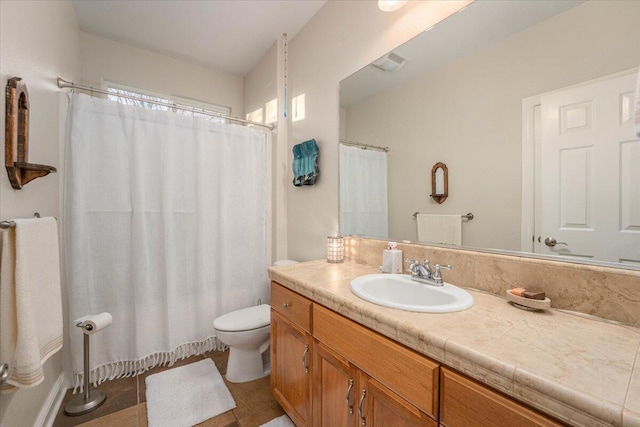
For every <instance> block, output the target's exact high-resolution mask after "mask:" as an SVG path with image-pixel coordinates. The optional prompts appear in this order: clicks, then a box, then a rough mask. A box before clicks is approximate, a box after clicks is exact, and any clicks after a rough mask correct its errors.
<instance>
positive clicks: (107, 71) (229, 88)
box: [80, 32, 244, 117]
mask: <svg viewBox="0 0 640 427" xmlns="http://www.w3.org/2000/svg"><path fill="white" fill-rule="evenodd" d="M80 34H81V37H80V47H81V55H82V56H81V59H82V83H84V84H90V85H92V86H102V85H103V81H109V82H113V83H119V84H122V85H125V86H132V87H137V88H141V89H147V90H151V91H154V92H159V93H164V94H169V95H176V96H180V97H183V98H190V99H194V100H197V101H203V102H208V103H213V104H217V105H222V106H225V107H231V115H232V116H242V117H244V107H243V79H242V78H241V77H237V76H233V75H231V74H227V73H223V72H220V71H216V70H213V69H211V68H207V67H203V66H201V65H196V64H192V63H189V62H185V61H182V60H179V59H175V58H171V57H169V56H165V55H160V54H157V53H154V52H150V51H148V50H143V49H139V48H136V47H132V46H129V45H126V44H122V43H118V42H114V41H111V40H107V39H105V38H102V37H98V36H94V35H92V34H88V33H84V32H81V33H80Z"/></svg>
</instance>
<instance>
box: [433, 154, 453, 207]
mask: <svg viewBox="0 0 640 427" xmlns="http://www.w3.org/2000/svg"><path fill="white" fill-rule="evenodd" d="M438 169H442V171H443V172H444V192H443V193H436V173H437V172H438ZM448 195H449V169H447V165H445V164H444V163H442V162H438V163H436V164H435V165H433V167H432V168H431V198H432V199H433V200H434V201H435V202H436V203H438V204H442V202H444V201H445V200H447V196H448Z"/></svg>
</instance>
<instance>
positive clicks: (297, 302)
mask: <svg viewBox="0 0 640 427" xmlns="http://www.w3.org/2000/svg"><path fill="white" fill-rule="evenodd" d="M271 308H273V309H274V310H275V311H277V312H278V313H280V314H282V315H283V316H284V317H286V318H287V319H289V320H291V321H292V322H294V323H295V324H297V325H298V326H300V327H301V328H302V329H304V330H305V331H307V332H311V301H310V300H308V299H306V298H305V297H303V296H301V295H298V294H296V293H295V292H293V291H291V290H289V289H287V288H285V287H284V286H282V285H279V284H277V283H276V282H271Z"/></svg>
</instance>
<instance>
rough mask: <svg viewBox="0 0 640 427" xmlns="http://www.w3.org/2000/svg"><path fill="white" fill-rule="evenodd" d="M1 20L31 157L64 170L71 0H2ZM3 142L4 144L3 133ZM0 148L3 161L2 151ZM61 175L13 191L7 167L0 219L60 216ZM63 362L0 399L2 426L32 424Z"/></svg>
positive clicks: (4, 58)
mask: <svg viewBox="0 0 640 427" xmlns="http://www.w3.org/2000/svg"><path fill="white" fill-rule="evenodd" d="M0 19H1V21H0V72H1V74H2V79H1V81H0V82H1V84H2V86H3V88H4V87H5V86H6V83H7V79H9V78H11V77H22V78H23V79H24V82H25V83H26V84H27V89H28V91H29V102H30V109H31V112H30V126H29V135H30V137H29V141H30V150H29V160H30V161H31V162H33V163H41V164H48V165H52V166H55V167H57V168H58V169H60V168H61V166H62V162H61V149H62V144H63V140H64V129H63V126H64V117H65V111H66V108H65V107H66V102H65V100H64V96H62V95H60V91H59V89H58V88H57V86H56V78H57V77H58V76H64V77H67V78H72V79H74V78H77V77H78V76H79V74H80V48H79V29H78V24H77V20H76V12H75V9H74V8H73V5H72V4H71V2H70V1H47V2H43V1H2V2H0ZM0 105H1V107H0V116H2V117H3V118H4V116H5V103H4V101H2V102H1V103H0ZM3 122H4V120H3ZM0 146H2V147H4V132H2V143H1V144H0ZM0 152H1V153H2V154H0V156H2V164H3V165H4V149H2V150H0ZM60 177H61V174H60V173H58V174H52V175H49V176H46V177H44V178H39V179H36V180H35V181H32V182H30V183H29V184H27V185H26V186H24V187H23V189H22V190H14V189H12V188H11V186H10V184H9V180H8V178H7V175H6V173H5V170H4V167H3V168H2V171H1V173H0V219H2V220H4V219H7V218H17V217H30V216H32V215H33V213H34V212H39V213H41V214H42V215H43V216H50V215H53V216H57V217H60V196H61V191H60V188H61V186H60ZM65 299H66V298H65V297H64V295H63V300H65ZM61 360H62V352H58V353H56V354H55V355H53V356H52V357H51V358H50V359H49V360H48V361H47V362H46V363H45V366H44V370H45V379H44V382H43V383H41V384H40V385H38V386H37V387H34V388H32V389H26V390H18V391H17V392H15V393H13V394H10V395H3V396H2V398H0V425H2V426H3V427H14V426H30V425H33V423H34V421H35V420H36V417H37V416H38V413H39V411H40V409H41V407H42V405H43V403H44V401H45V399H46V398H47V395H48V394H49V392H50V391H51V389H52V387H53V385H54V384H55V382H56V380H58V377H59V375H60V374H61V372H62V361H61ZM3 362H8V361H3Z"/></svg>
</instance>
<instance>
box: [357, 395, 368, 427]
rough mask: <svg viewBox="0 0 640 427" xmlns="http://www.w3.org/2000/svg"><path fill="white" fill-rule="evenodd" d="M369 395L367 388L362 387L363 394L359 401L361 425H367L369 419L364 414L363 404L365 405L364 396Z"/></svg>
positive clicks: (364, 426) (363, 426)
mask: <svg viewBox="0 0 640 427" xmlns="http://www.w3.org/2000/svg"><path fill="white" fill-rule="evenodd" d="M366 396H367V390H366V389H364V388H363V389H362V395H361V396H360V402H359V403H358V415H360V421H361V424H360V425H361V426H362V427H366V425H367V419H366V418H365V416H364V411H363V408H362V407H363V406H364V398H365V397H366Z"/></svg>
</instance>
